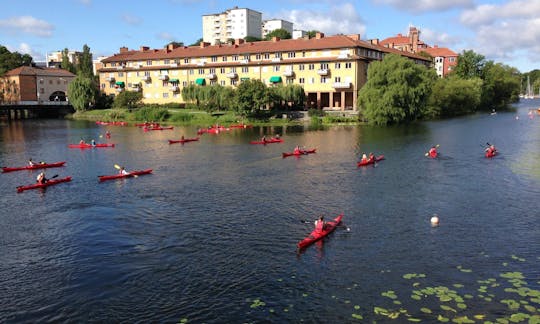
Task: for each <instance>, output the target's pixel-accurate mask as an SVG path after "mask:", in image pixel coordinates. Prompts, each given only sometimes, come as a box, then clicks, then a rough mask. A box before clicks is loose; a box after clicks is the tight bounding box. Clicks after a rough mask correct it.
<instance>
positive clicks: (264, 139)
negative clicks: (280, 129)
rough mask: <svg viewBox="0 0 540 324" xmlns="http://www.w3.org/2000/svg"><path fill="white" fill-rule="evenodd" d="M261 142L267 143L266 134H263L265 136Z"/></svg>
mask: <svg viewBox="0 0 540 324" xmlns="http://www.w3.org/2000/svg"><path fill="white" fill-rule="evenodd" d="M261 142H263V143H266V135H263V137H261Z"/></svg>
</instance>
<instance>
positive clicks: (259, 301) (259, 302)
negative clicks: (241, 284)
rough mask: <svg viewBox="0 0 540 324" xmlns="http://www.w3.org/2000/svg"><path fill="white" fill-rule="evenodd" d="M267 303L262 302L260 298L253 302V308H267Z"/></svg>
mask: <svg viewBox="0 0 540 324" xmlns="http://www.w3.org/2000/svg"><path fill="white" fill-rule="evenodd" d="M265 305H266V303H265V302H263V301H261V300H260V299H259V298H257V299H255V300H253V303H251V306H250V307H251V308H257V307H261V306H265Z"/></svg>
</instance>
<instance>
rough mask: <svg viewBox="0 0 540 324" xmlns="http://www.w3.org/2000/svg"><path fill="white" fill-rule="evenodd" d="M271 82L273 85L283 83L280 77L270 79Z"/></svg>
mask: <svg viewBox="0 0 540 324" xmlns="http://www.w3.org/2000/svg"><path fill="white" fill-rule="evenodd" d="M270 82H272V83H278V82H281V77H280V76H273V77H270Z"/></svg>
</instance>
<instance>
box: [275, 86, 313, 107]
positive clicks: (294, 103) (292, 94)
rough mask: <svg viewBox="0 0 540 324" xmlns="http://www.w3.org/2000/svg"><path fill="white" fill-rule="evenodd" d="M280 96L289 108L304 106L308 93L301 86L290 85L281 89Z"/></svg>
mask: <svg viewBox="0 0 540 324" xmlns="http://www.w3.org/2000/svg"><path fill="white" fill-rule="evenodd" d="M278 94H279V96H280V98H281V100H282V101H284V102H286V103H287V106H288V108H292V107H303V106H304V102H305V100H306V93H305V92H304V88H303V87H302V86H301V85H298V84H288V85H286V86H284V87H279V90H278Z"/></svg>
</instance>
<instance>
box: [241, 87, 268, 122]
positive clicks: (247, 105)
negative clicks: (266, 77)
mask: <svg viewBox="0 0 540 324" xmlns="http://www.w3.org/2000/svg"><path fill="white" fill-rule="evenodd" d="M267 103H268V92H267V88H266V85H265V84H264V83H263V82H262V81H261V80H246V81H242V82H241V83H240V84H239V85H238V87H237V88H236V91H235V96H234V106H235V108H236V111H237V112H238V113H240V114H242V115H246V114H251V113H255V112H257V111H259V110H261V109H262V108H263V107H264V106H265V105H266V104H267Z"/></svg>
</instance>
